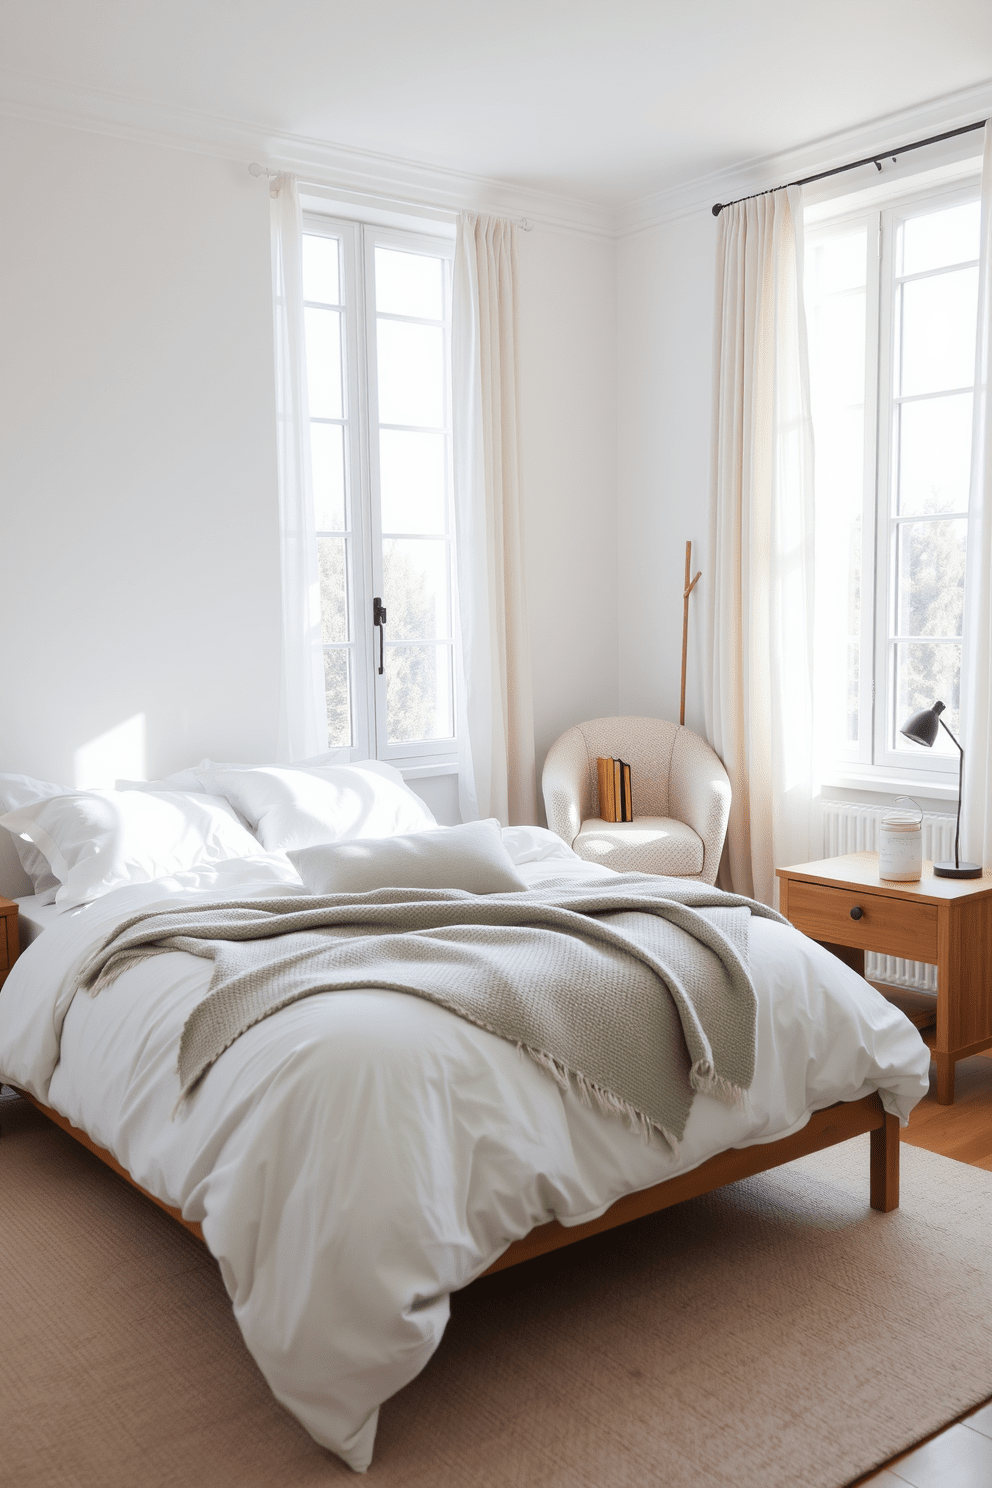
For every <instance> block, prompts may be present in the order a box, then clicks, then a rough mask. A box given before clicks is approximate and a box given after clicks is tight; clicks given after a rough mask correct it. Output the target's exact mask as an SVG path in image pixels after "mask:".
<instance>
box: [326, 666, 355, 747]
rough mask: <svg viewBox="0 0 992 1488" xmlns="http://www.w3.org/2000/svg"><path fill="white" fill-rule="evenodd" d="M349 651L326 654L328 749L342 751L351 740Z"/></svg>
mask: <svg viewBox="0 0 992 1488" xmlns="http://www.w3.org/2000/svg"><path fill="white" fill-rule="evenodd" d="M349 670H350V668H349V655H348V652H347V651H343V650H342V651H325V652H324V693H325V696H326V698H327V747H328V749H340V748H343V747H345V746H346V745H348V744H350V743H351V742H352V739H351V692H350V688H349V685H348V673H349Z"/></svg>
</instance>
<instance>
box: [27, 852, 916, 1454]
mask: <svg viewBox="0 0 992 1488" xmlns="http://www.w3.org/2000/svg"><path fill="white" fill-rule="evenodd" d="M542 835H543V834H542ZM534 840H535V841H537V839H534ZM559 846H561V845H560V844H559ZM514 855H515V856H517V857H520V856H522V857H523V858H524V860H525V861H524V862H523V864H522V866H521V872H522V873H523V875H524V876H525V877H526V878H527V879H528V881H529V882H531V883H538V882H540V880H541V879H542V877H545V876H548V875H549V874H550V875H553V876H556V877H558V876H560V875H561V874H562V872H563V871H565V872H570V873H574V874H576V875H577V876H582V877H587V876H588V877H593V876H596V875H599V874H601V873H602V871H603V870H602V869H599V868H596V867H595V866H594V865H591V864H583V863H580V861H579V860H578V859H577V858H572V859H571V861H570V862H564V861H562V858H561V854H556V856H555V859H554V860H553V861H546V862H542V861H540V843H539V841H538V845H537V847H533V846H532V847H531V849H530V850H529V851H528V850H527V844H526V843H523V844H520V843H518V851H517V852H515V854H514ZM528 856H529V857H530V858H531V859H536V861H529V862H528V861H526V860H527V858H528ZM566 856H569V857H571V855H568V854H567V850H566ZM279 892H289V893H292V892H299V880H298V879H297V878H296V877H295V875H294V874H293V873H292V871H291V870H289V869H288V868H286V869H285V870H283V869H280V868H279V867H277V866H276V865H275V864H274V863H273V862H272V861H271V860H270V861H269V862H267V863H260V862H254V863H250V862H246V863H242V864H225V865H221V866H220V867H219V868H215V869H210V870H204V871H202V872H200V873H197V874H188V875H184V876H183V878H182V879H178V880H171V881H167V882H165V881H160V882H158V883H157V884H145V885H140V886H138V885H135V886H132V887H128V888H125V889H121V890H118V891H116V892H115V893H113V894H110V895H108V896H107V897H106V898H105V899H102V900H99V901H97V902H96V903H94V904H92V905H90V906H88V907H86V908H83V909H80V910H75V911H72V912H71V913H67V914H62V915H60V916H59V917H58V919H57V921H56V922H55V923H54V924H52V925H50V926H49V927H48V928H46V929H45V931H44V933H43V934H42V935H41V936H40V937H39V938H38V940H37V941H36V942H35V943H34V944H33V945H31V946H30V947H29V948H28V950H27V951H26V952H25V953H24V955H23V956H22V957H21V959H20V961H19V962H18V963H17V965H16V966H15V967H14V969H13V971H12V973H11V974H10V976H9V977H8V979H7V982H6V984H5V985H4V988H3V991H2V993H0V1078H2V1079H3V1080H4V1081H6V1082H8V1083H11V1084H14V1085H18V1086H20V1087H22V1088H24V1089H27V1090H30V1091H31V1092H33V1093H34V1094H35V1095H36V1096H38V1097H39V1099H41V1100H43V1101H45V1102H46V1103H48V1104H50V1105H51V1106H53V1107H54V1108H55V1109H56V1110H58V1111H60V1112H61V1113H62V1114H63V1115H65V1116H67V1117H68V1118H69V1119H70V1121H72V1122H73V1123H74V1124H75V1125H76V1126H79V1127H82V1128H83V1129H84V1130H85V1131H87V1132H88V1133H89V1134H90V1136H91V1137H92V1138H93V1139H94V1140H95V1141H96V1142H97V1143H99V1144H100V1145H101V1146H103V1147H106V1148H107V1149H108V1150H109V1151H110V1152H112V1153H113V1154H114V1156H115V1157H116V1158H117V1159H118V1161H119V1162H121V1163H122V1164H123V1165H124V1166H125V1167H126V1168H127V1169H128V1171H129V1172H130V1173H131V1174H132V1175H133V1176H134V1178H135V1179H136V1180H137V1181H138V1182H139V1183H140V1184H141V1185H142V1186H143V1187H145V1188H146V1189H148V1190H149V1191H150V1192H151V1193H153V1194H156V1195H157V1196H158V1197H159V1198H161V1199H164V1200H165V1201H166V1202H168V1203H169V1204H172V1205H176V1206H178V1207H179V1208H181V1209H182V1212H183V1214H184V1215H185V1216H186V1217H187V1218H188V1219H191V1220H198V1221H199V1222H200V1223H201V1224H202V1226H203V1231H204V1235H205V1237H206V1240H207V1243H208V1245H209V1246H210V1249H211V1251H212V1252H213V1254H214V1255H215V1256H216V1257H217V1259H218V1261H219V1263H220V1267H221V1271H222V1274H223V1277H224V1282H225V1285H226V1286H227V1289H228V1291H229V1293H230V1295H231V1297H232V1299H233V1303H234V1310H235V1314H236V1316H237V1319H238V1322H239V1324H240V1326H241V1329H242V1332H243V1334H244V1337H245V1340H246V1342H247V1344H248V1347H249V1348H250V1350H251V1352H252V1353H253V1355H254V1356H255V1358H256V1360H257V1361H258V1363H259V1365H260V1367H261V1369H262V1371H263V1373H264V1374H265V1376H266V1378H267V1380H268V1382H269V1384H270V1385H271V1387H272V1389H273V1391H274V1393H275V1394H276V1395H277V1396H278V1398H279V1399H280V1400H281V1401H283V1403H284V1404H285V1405H286V1406H287V1407H288V1408H289V1409H290V1410H291V1411H292V1412H293V1413H294V1414H295V1415H296V1416H297V1417H298V1418H299V1419H300V1420H301V1421H302V1422H303V1424H304V1425H305V1426H306V1427H307V1429H308V1430H309V1431H310V1432H311V1433H312V1434H313V1436H314V1437H316V1439H317V1440H318V1441H320V1442H322V1443H324V1444H325V1445H326V1446H328V1447H330V1448H331V1449H332V1450H333V1451H335V1452H337V1453H339V1454H340V1455H341V1456H342V1457H343V1458H344V1460H345V1461H346V1462H348V1463H349V1464H350V1465H351V1466H352V1467H354V1468H356V1469H358V1470H363V1469H364V1468H366V1467H367V1466H368V1464H369V1461H370V1459H371V1456H372V1447H373V1441H374V1436H375V1429H376V1422H377V1418H378V1410H379V1406H380V1404H381V1403H382V1401H384V1400H386V1399H387V1398H388V1397H389V1396H390V1395H392V1394H393V1393H394V1392H395V1391H396V1390H398V1389H399V1388H400V1387H401V1386H402V1385H404V1384H406V1383H407V1382H408V1381H409V1380H410V1379H412V1378H413V1377H414V1376H415V1375H416V1374H417V1373H418V1372H419V1371H420V1370H421V1369H422V1368H423V1366H424V1364H425V1363H426V1362H427V1360H428V1359H429V1358H430V1356H431V1354H432V1353H433V1351H434V1350H435V1348H436V1347H437V1346H438V1343H439V1341H440V1339H441V1335H442V1333H443V1332H444V1328H445V1324H446V1322H447V1319H448V1294H449V1293H450V1292H451V1291H452V1290H454V1289H455V1288H457V1287H461V1286H464V1285H465V1284H466V1283H467V1282H468V1281H470V1280H471V1279H472V1278H473V1277H475V1276H477V1275H478V1274H479V1273H480V1272H482V1271H484V1270H485V1269H486V1267H487V1266H489V1265H490V1264H491V1262H492V1261H494V1260H495V1259H496V1258H497V1256H499V1255H500V1254H501V1252H502V1251H503V1250H504V1249H505V1248H506V1246H507V1245H508V1244H509V1243H510V1242H511V1241H513V1240H515V1239H518V1238H519V1237H521V1236H523V1235H525V1234H526V1233H527V1232H528V1230H530V1229H532V1228H533V1226H534V1225H537V1224H541V1223H543V1222H544V1221H545V1220H547V1219H549V1218H550V1217H552V1216H556V1217H557V1218H558V1219H560V1220H561V1221H562V1222H563V1223H564V1224H578V1223H581V1222H582V1221H584V1220H587V1219H590V1218H592V1217H593V1216H595V1215H597V1214H599V1213H601V1212H602V1211H603V1210H604V1209H605V1208H607V1207H608V1205H610V1204H611V1203H612V1202H613V1201H614V1200H615V1199H617V1198H618V1197H619V1196H620V1195H621V1194H624V1193H628V1192H631V1191H633V1190H636V1189H640V1188H645V1187H647V1186H649V1185H651V1184H654V1183H657V1182H659V1181H660V1180H661V1179H663V1178H667V1177H669V1176H671V1175H672V1173H673V1172H675V1171H678V1170H680V1169H681V1170H685V1169H688V1168H691V1167H695V1166H697V1165H698V1164H699V1163H701V1162H703V1161H705V1160H706V1159H707V1158H708V1157H710V1156H712V1154H714V1153H715V1152H718V1151H721V1150H722V1149H724V1148H726V1147H731V1146H746V1145H748V1144H750V1143H752V1142H756V1141H764V1142H767V1141H773V1140H775V1139H777V1138H779V1137H781V1136H784V1135H786V1134H787V1133H789V1132H792V1131H795V1130H797V1129H798V1128H800V1127H801V1126H803V1125H804V1124H805V1122H806V1121H807V1120H808V1117H809V1113H810V1112H811V1111H812V1110H816V1109H819V1108H821V1107H823V1106H827V1105H830V1104H832V1103H833V1102H834V1101H837V1100H854V1099H858V1098H860V1097H861V1096H863V1095H866V1094H868V1093H869V1092H871V1091H873V1090H878V1091H880V1093H881V1096H882V1100H883V1103H884V1104H885V1107H886V1109H887V1110H889V1111H892V1112H895V1113H896V1114H898V1115H899V1117H900V1119H901V1120H902V1121H903V1122H904V1123H905V1121H906V1119H907V1117H908V1115H909V1112H910V1111H911V1109H912V1107H913V1106H914V1105H915V1104H916V1102H917V1101H918V1100H919V1099H920V1097H921V1096H922V1095H923V1094H924V1092H925V1090H926V1088H927V1073H928V1069H929V1053H928V1051H927V1049H926V1047H925V1045H924V1044H923V1042H922V1040H921V1039H920V1037H919V1034H918V1033H917V1031H916V1029H915V1028H913V1027H912V1025H911V1024H910V1023H909V1022H908V1021H907V1020H906V1019H905V1018H904V1017H903V1016H902V1014H901V1013H900V1012H899V1011H898V1010H897V1009H896V1008H894V1007H893V1006H891V1005H890V1004H889V1003H888V1002H886V1001H885V999H884V998H882V997H881V996H880V995H879V994H878V993H876V992H874V991H873V990H872V989H871V988H870V987H868V985H867V983H865V982H864V981H862V979H861V978H860V977H858V976H856V975H855V974H854V973H853V972H852V971H850V970H849V969H848V968H847V967H845V966H844V965H842V963H841V962H840V961H838V960H837V959H835V958H834V957H833V956H831V955H830V954H829V952H827V951H825V950H823V949H822V948H821V947H819V946H817V945H815V944H814V943H813V942H811V941H809V940H806V939H805V938H804V937H803V936H801V935H800V934H799V933H798V932H797V931H795V930H793V929H791V928H788V927H784V926H780V925H777V924H775V923H773V922H770V921H767V920H758V919H752V921H751V931H750V936H751V965H752V973H753V976H754V980H755V984H756V987H757V991H758V1006H759V1013H758V1054H757V1072H756V1075H755V1079H754V1084H753V1086H752V1089H751V1092H750V1100H749V1107H748V1109H747V1110H746V1111H741V1110H737V1109H731V1108H728V1107H726V1106H723V1105H721V1104H719V1103H718V1102H717V1101H715V1100H713V1099H711V1098H708V1097H706V1096H698V1095H697V1097H696V1099H695V1102H694V1105H693V1108H692V1112H691V1114H690V1117H689V1122H688V1125H687V1128H686V1132H685V1138H684V1141H683V1144H682V1148H681V1153H680V1157H679V1161H678V1162H677V1163H676V1161H675V1160H674V1159H673V1157H672V1155H671V1153H670V1152H669V1150H668V1148H667V1147H666V1145H665V1143H664V1142H663V1141H661V1140H660V1139H653V1140H651V1141H650V1142H646V1141H645V1140H644V1139H643V1138H642V1137H641V1136H640V1135H636V1134H634V1133H632V1132H631V1131H629V1130H628V1129H627V1128H626V1127H625V1126H624V1125H623V1124H622V1123H621V1122H620V1121H619V1120H617V1119H615V1118H611V1117H606V1116H603V1115H602V1114H600V1113H599V1112H598V1111H595V1110H591V1109H588V1108H586V1107H584V1106H583V1105H582V1104H581V1103H580V1101H579V1100H578V1098H577V1097H575V1096H573V1095H572V1094H563V1093H562V1092H561V1091H560V1090H559V1088H558V1087H557V1085H556V1084H555V1083H554V1081H553V1080H551V1079H550V1078H549V1077H548V1076H547V1075H546V1074H544V1073H543V1072H542V1071H541V1070H540V1069H539V1068H538V1066H537V1065H536V1064H534V1062H533V1061H532V1060H530V1059H527V1058H526V1057H524V1056H522V1055H521V1054H519V1053H518V1052H517V1050H516V1049H515V1048H514V1047H513V1046H512V1045H510V1044H509V1043H506V1042H504V1041H502V1040H500V1039H498V1038H496V1037H494V1036H493V1035H491V1034H488V1033H485V1032H484V1031H482V1030H481V1029H478V1028H475V1027H474V1026H473V1025H472V1024H470V1023H467V1022H464V1021H462V1020H461V1019H459V1018H457V1017H455V1016H454V1015H452V1014H450V1013H448V1012H446V1011H444V1010H443V1009H441V1008H439V1007H437V1006H435V1005H434V1004H432V1003H430V1002H427V1001H426V1000H422V999H420V998H417V997H412V996H405V995H403V994H401V993H395V992H386V991H382V992H377V991H356V992H353V993H350V992H337V993H324V994H320V995H318V996H315V997H310V998H307V999H304V1000H302V1001H300V1002H297V1003H294V1004H293V1005H292V1006H291V1007H288V1008H286V1009H284V1010H283V1011H282V1012H280V1013H278V1014H276V1015H275V1016H273V1017H271V1018H268V1019H266V1020H265V1021H264V1022H263V1023H261V1024H259V1025H257V1026H256V1027H254V1028H252V1029H250V1030H249V1031H248V1032H247V1033H246V1034H244V1035H243V1036H242V1037H241V1038H240V1039H238V1040H237V1042H236V1043H235V1044H234V1045H233V1046H232V1047H231V1048H230V1049H229V1050H227V1051H226V1052H225V1054H224V1055H223V1056H222V1057H221V1058H220V1059H219V1060H218V1061H217V1063H216V1064H215V1065H214V1066H213V1068H212V1069H211V1070H210V1071H209V1073H208V1074H207V1076H206V1078H205V1079H204V1080H203V1082H202V1084H201V1085H200V1086H199V1088H198V1089H197V1090H196V1092H195V1093H194V1094H193V1096H192V1097H191V1098H190V1099H189V1100H188V1101H187V1102H186V1103H185V1104H184V1106H183V1107H182V1108H181V1109H180V1110H179V1111H178V1112H177V1114H176V1115H175V1117H174V1118H173V1117H172V1111H173V1108H174V1106H175V1103H176V1098H177V1094H178V1080H177V1076H176V1055H177V1050H178V1042H179V1036H180V1033H181V1030H182V1026H183V1022H184V1021H185V1019H186V1017H187V1015H188V1014H189V1012H190V1011H191V1010H192V1008H193V1007H194V1006H195V1005H196V1003H197V1002H198V1001H199V1000H200V999H201V998H202V997H203V995H204V992H205V990H206V987H207V983H208V981H209V977H210V974H211V971H212V965H211V963H209V962H207V961H204V960H201V959H200V958H198V957H194V956H189V955H186V954H184V953H178V952H177V953H174V954H171V955H168V956H159V957H155V958H153V959H151V960H149V961H146V962H144V963H142V964H141V965H139V966H137V967H135V968H133V969H132V970H129V971H128V972H127V973H126V974H124V975H122V976H121V977H120V978H119V980H118V981H117V982H116V983H114V984H113V985H112V986H111V987H109V988H107V989H106V990H104V991H102V992H101V993H100V994H99V995H98V996H97V997H95V998H90V997H88V996H86V995H84V994H81V995H79V996H76V997H73V996H72V991H71V988H72V977H73V969H74V967H75V966H77V965H78V964H79V963H80V961H81V960H82V959H83V958H84V957H85V956H86V955H87V954H88V953H89V952H90V950H91V948H92V947H93V945H94V943H95V942H96V941H97V940H98V938H102V937H103V936H104V935H105V934H106V933H107V932H108V931H109V930H110V929H111V928H112V927H113V925H114V924H115V923H116V922H117V921H118V920H119V919H121V918H122V917H123V916H124V915H125V914H126V913H128V912H129V911H132V910H134V909H135V908H138V907H141V908H146V907H148V906H150V905H152V904H155V903H159V904H162V903H167V904H168V905H169V906H170V907H174V906H175V904H176V902H177V895H182V896H186V895H191V894H195V895H197V897H201V896H202V895H203V894H204V893H206V894H209V895H210V896H211V897H212V898H218V899H219V898H227V897H229V896H238V897H240V896H243V895H248V894H261V895H272V894H274V893H279ZM63 1020H64V1021H63ZM865 1181H866V1184H867V1174H866V1175H865Z"/></svg>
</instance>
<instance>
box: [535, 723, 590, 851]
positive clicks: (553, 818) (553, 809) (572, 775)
mask: <svg viewBox="0 0 992 1488" xmlns="http://www.w3.org/2000/svg"><path fill="white" fill-rule="evenodd" d="M541 789H542V790H543V792H544V809H545V811H546V812H547V817H548V826H549V827H550V829H551V831H552V832H557V834H558V836H559V837H560V838H561V839H562V840H563V841H564V842H567V843H568V845H569V847H571V845H572V843H573V842H574V841H575V839H576V837H577V836H578V834H579V828H580V827H581V825H582V823H583V822H584V821H585V820H586V818H587V817H589V816H591V815H592V782H591V779H590V774H589V753H588V750H587V749H586V741H585V737H584V735H583V733H582V730H581V729H577V728H570V729H568V731H567V732H566V733H564V734H562V736H561V738H560V739H557V740H556V741H555V743H554V744H552V746H551V748H550V749H549V750H548V754H547V758H546V759H545V761H544V771H543V774H542V775H541Z"/></svg>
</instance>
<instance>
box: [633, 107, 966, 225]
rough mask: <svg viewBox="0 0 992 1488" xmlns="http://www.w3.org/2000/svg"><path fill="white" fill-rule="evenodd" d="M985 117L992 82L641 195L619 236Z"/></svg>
mask: <svg viewBox="0 0 992 1488" xmlns="http://www.w3.org/2000/svg"><path fill="white" fill-rule="evenodd" d="M989 116H992V81H989V82H985V83H979V84H977V85H976V86H975V87H972V88H964V89H961V90H960V91H959V92H956V93H947V94H945V95H944V96H943V97H941V98H935V99H931V100H930V101H929V102H927V103H921V104H916V105H914V106H913V107H912V108H908V109H901V110H900V111H899V112H898V113H892V114H883V115H880V116H879V117H878V118H876V119H872V120H870V121H869V122H868V123H865V124H859V125H857V126H855V127H854V128H851V129H844V130H841V131H839V132H838V133H836V134H831V135H825V136H823V137H822V138H821V139H819V140H812V141H809V142H807V143H806V144H804V145H799V146H797V147H796V148H795V149H792V150H787V151H782V152H780V153H778V154H774V155H764V156H756V157H755V158H754V159H752V160H746V161H741V162H739V163H738V164H737V165H733V166H728V167H727V168H726V169H724V170H719V171H713V172H712V173H710V174H708V175H704V176H697V177H695V178H694V179H693V180H691V181H683V182H681V183H680V184H679V185H676V186H671V187H669V188H668V189H666V190H664V191H658V192H654V193H652V194H651V195H650V196H643V197H640V198H639V199H638V200H637V201H633V202H629V203H627V205H625V206H623V207H621V208H620V210H619V212H618V213H617V235H618V236H619V237H626V236H628V235H630V234H633V233H639V232H646V231H648V230H649V229H650V228H653V227H659V226H661V225H662V224H663V223H665V222H671V221H673V220H674V219H676V218H678V217H687V216H690V215H692V214H694V213H696V212H700V211H704V210H705V211H707V212H709V211H710V210H711V208H712V207H713V204H714V202H727V201H732V200H734V199H735V198H737V197H740V196H748V195H750V194H751V193H752V192H759V191H768V190H772V189H774V188H775V187H776V186H782V185H784V184H785V183H786V182H787V181H792V180H795V179H796V177H798V176H811V175H815V174H816V173H817V172H818V171H826V170H833V169H834V168H835V167H836V166H838V165H845V164H846V163H847V162H848V161H849V160H860V159H861V158H862V157H863V156H865V155H871V154H873V153H874V152H875V151H878V152H880V153H883V152H885V151H886V150H887V149H888V148H898V146H900V145H908V144H911V143H912V141H913V140H916V139H919V138H920V137H921V136H922V137H924V138H926V137H927V136H928V135H931V134H940V133H941V132H942V131H943V130H945V129H957V128H959V127H960V126H961V125H962V124H971V123H973V122H975V121H976V120H978V119H982V118H988V117H989Z"/></svg>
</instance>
